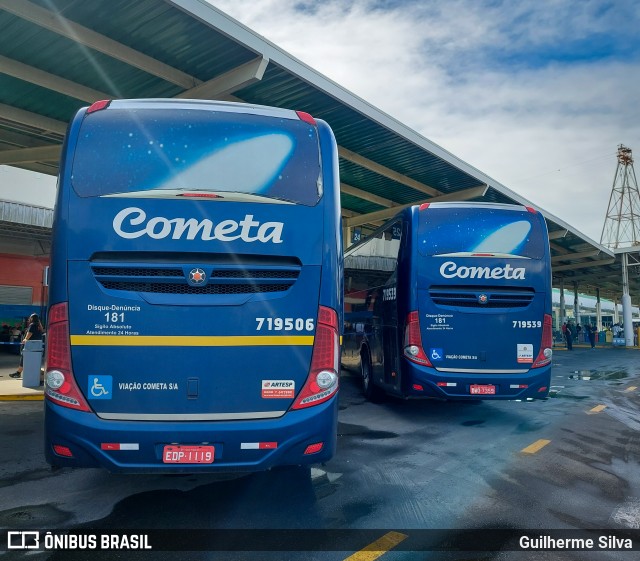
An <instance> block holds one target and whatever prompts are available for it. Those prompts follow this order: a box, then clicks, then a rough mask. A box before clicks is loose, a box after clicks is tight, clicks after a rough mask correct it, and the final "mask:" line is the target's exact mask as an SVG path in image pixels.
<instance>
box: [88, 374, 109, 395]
mask: <svg viewBox="0 0 640 561" xmlns="http://www.w3.org/2000/svg"><path fill="white" fill-rule="evenodd" d="M112 387H113V378H112V377H111V376H89V397H90V399H111V390H112Z"/></svg>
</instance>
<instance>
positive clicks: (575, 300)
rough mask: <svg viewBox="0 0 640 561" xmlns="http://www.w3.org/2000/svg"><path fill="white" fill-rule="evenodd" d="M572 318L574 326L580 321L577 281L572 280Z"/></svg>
mask: <svg viewBox="0 0 640 561" xmlns="http://www.w3.org/2000/svg"><path fill="white" fill-rule="evenodd" d="M573 319H574V320H575V322H576V327H577V326H578V324H579V323H580V299H579V298H578V283H577V281H573Z"/></svg>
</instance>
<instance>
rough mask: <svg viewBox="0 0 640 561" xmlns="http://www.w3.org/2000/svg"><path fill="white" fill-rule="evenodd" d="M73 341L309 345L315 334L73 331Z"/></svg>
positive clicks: (88, 343) (134, 344) (143, 344)
mask: <svg viewBox="0 0 640 561" xmlns="http://www.w3.org/2000/svg"><path fill="white" fill-rule="evenodd" d="M71 344H72V345H74V346H80V347H82V346H91V347H277V346H299V347H310V346H313V335H280V336H278V335H237V336H234V335H224V336H209V335H193V336H189V335H186V336H185V335H71Z"/></svg>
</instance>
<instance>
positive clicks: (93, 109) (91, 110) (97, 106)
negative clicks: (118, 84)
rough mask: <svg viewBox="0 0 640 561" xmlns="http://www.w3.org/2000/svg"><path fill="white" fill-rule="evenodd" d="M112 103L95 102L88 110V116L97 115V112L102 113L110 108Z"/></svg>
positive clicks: (104, 101) (109, 101) (107, 101)
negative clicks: (89, 114) (90, 114)
mask: <svg viewBox="0 0 640 561" xmlns="http://www.w3.org/2000/svg"><path fill="white" fill-rule="evenodd" d="M110 103H111V100H110V99H101V100H100V101H95V102H93V103H92V104H91V105H90V106H89V107H88V108H87V114H88V113H95V112H96V111H102V110H103V109H106V108H107V107H109V104H110Z"/></svg>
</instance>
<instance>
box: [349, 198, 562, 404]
mask: <svg viewBox="0 0 640 561" xmlns="http://www.w3.org/2000/svg"><path fill="white" fill-rule="evenodd" d="M344 269H345V327H344V340H343V345H342V359H341V360H342V364H343V365H344V366H345V367H346V368H348V369H354V370H358V371H359V372H360V374H361V376H362V383H363V389H364V394H365V396H366V397H367V398H369V399H371V400H376V399H380V398H381V397H383V396H384V394H391V395H395V396H398V397H402V398H412V397H430V398H441V399H452V400H453V399H455V400H470V399H479V398H480V399H511V400H525V399H544V398H546V397H547V395H548V392H549V384H550V376H551V357H552V319H551V318H552V316H551V265H550V254H549V241H548V233H547V227H546V223H545V220H544V218H543V216H542V215H541V213H539V212H537V211H536V210H534V209H532V208H529V207H524V206H519V205H505V204H490V203H467V202H451V203H431V204H423V205H422V206H413V207H410V208H407V209H405V210H404V211H403V212H401V213H400V214H398V215H397V216H396V217H395V218H394V219H392V220H391V221H389V222H388V223H387V224H385V225H384V226H382V227H381V228H379V229H378V230H377V231H375V232H374V233H372V235H371V236H369V237H368V238H366V239H364V240H363V241H361V242H360V243H358V244H355V245H353V246H352V247H351V248H349V249H348V250H347V251H346V252H345V256H344Z"/></svg>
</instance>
